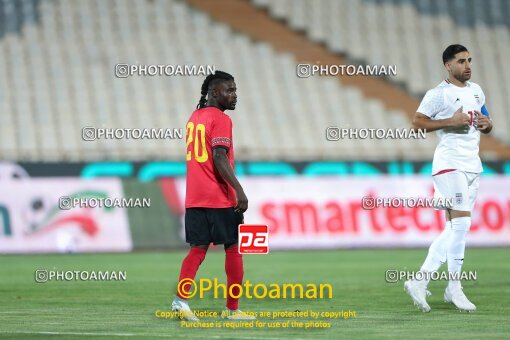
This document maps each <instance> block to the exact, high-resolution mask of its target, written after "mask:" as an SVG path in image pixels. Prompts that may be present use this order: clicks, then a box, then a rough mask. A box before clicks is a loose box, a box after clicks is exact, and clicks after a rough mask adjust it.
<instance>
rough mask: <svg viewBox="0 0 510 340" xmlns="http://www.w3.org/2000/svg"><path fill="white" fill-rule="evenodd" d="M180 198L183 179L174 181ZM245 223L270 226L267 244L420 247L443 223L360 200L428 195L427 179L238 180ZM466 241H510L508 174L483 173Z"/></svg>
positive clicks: (423, 212) (415, 211) (433, 215)
mask: <svg viewBox="0 0 510 340" xmlns="http://www.w3.org/2000/svg"><path fill="white" fill-rule="evenodd" d="M178 185H179V192H180V194H181V196H182V195H183V193H184V190H185V183H184V181H183V180H179V181H178ZM242 185H243V187H244V189H245V192H246V194H247V195H248V198H249V210H248V211H247V213H246V214H245V223H256V224H260V223H262V224H267V225H268V226H269V246H270V249H288V248H309V249H312V248H351V247H421V246H428V245H430V243H431V242H432V240H433V239H434V237H436V235H437V234H438V233H439V232H440V231H441V230H442V228H443V226H444V217H443V212H442V211H439V210H434V209H432V208H426V207H415V208H406V207H402V206H400V207H394V208H388V207H376V208H374V209H369V210H366V209H364V208H363V206H362V198H363V197H366V196H371V197H379V198H432V197H433V191H434V189H433V184H432V178H431V177H430V176H407V177H395V176H380V177H375V178H373V177H346V178H337V177H329V178H324V177H323V178H306V177H297V178H296V177H293V178H253V177H251V178H244V179H243V180H242ZM472 221H473V225H472V227H471V231H470V234H469V237H468V241H467V242H468V244H469V245H478V246H503V245H507V246H508V245H510V179H509V178H508V177H505V176H498V175H495V176H490V177H484V178H482V179H481V181H480V191H479V193H478V199H477V201H476V206H475V211H474V213H473V219H472Z"/></svg>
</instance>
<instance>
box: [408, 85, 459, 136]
mask: <svg viewBox="0 0 510 340" xmlns="http://www.w3.org/2000/svg"><path fill="white" fill-rule="evenodd" d="M444 105H445V99H444V94H443V90H442V89H441V88H438V87H436V88H434V89H432V90H429V91H427V93H426V94H425V96H424V97H423V99H422V101H421V103H420V106H419V107H418V110H417V112H416V113H415V115H414V117H413V122H412V123H413V129H414V130H415V131H416V130H425V131H426V132H432V131H436V130H441V129H446V128H460V127H467V126H468V124H469V117H468V115H466V114H465V113H463V112H462V106H461V107H460V108H459V109H458V110H457V111H455V112H454V113H453V115H452V116H451V117H450V118H444V119H433V118H434V117H435V116H436V115H437V114H438V113H440V112H442V111H443V110H444V109H445V107H444Z"/></svg>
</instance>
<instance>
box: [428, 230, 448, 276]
mask: <svg viewBox="0 0 510 340" xmlns="http://www.w3.org/2000/svg"><path fill="white" fill-rule="evenodd" d="M451 225H452V224H451V222H450V221H447V222H446V225H445V227H444V229H443V232H442V233H441V234H440V235H439V236H438V237H437V238H436V239H435V240H434V242H432V244H431V245H430V248H429V253H428V255H427V258H426V259H425V262H423V265H422V266H421V271H423V272H435V271H437V270H438V269H439V267H441V265H442V264H443V263H445V262H446V251H447V248H448V241H449V238H450V234H451V231H452V230H451Z"/></svg>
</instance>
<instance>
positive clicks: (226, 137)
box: [211, 115, 232, 149]
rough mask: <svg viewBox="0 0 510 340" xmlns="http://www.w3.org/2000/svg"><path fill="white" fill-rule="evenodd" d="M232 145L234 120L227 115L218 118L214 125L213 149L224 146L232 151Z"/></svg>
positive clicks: (212, 132) (212, 135)
mask: <svg viewBox="0 0 510 340" xmlns="http://www.w3.org/2000/svg"><path fill="white" fill-rule="evenodd" d="M231 145H232V120H230V117H229V116H227V115H222V116H220V117H218V118H216V119H215V120H214V121H213V123H212V129H211V147H212V148H214V147H217V146H222V147H226V148H229V149H230V146H231Z"/></svg>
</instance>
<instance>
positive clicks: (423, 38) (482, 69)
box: [252, 0, 510, 144]
mask: <svg viewBox="0 0 510 340" xmlns="http://www.w3.org/2000/svg"><path fill="white" fill-rule="evenodd" d="M252 3H254V4H255V5H257V6H260V7H262V8H267V9H268V10H269V12H270V14H271V15H273V16H274V17H275V18H278V19H281V20H285V21H286V22H287V23H288V25H289V26H290V27H292V28H293V29H296V30H302V31H305V32H306V34H307V36H308V37H309V39H311V40H313V41H316V42H321V43H325V44H326V45H327V46H328V48H329V49H330V50H331V51H334V52H338V53H342V54H345V55H347V56H348V57H349V58H350V59H351V60H353V61H362V62H366V63H369V64H390V65H398V69H397V76H396V77H395V81H396V82H399V83H402V84H403V85H404V86H405V87H406V88H407V89H408V90H409V91H410V92H411V93H412V94H414V95H416V96H422V95H423V94H424V93H425V91H427V90H428V89H429V88H432V87H434V86H436V85H437V84H439V82H440V81H441V80H442V79H443V78H444V77H445V76H446V73H445V72H444V71H443V69H442V61H441V53H442V51H443V50H444V48H445V47H446V46H447V45H449V44H452V43H461V44H463V45H465V46H467V47H468V48H469V50H470V51H471V53H472V56H473V68H474V72H473V81H474V82H477V83H479V84H480V85H482V87H483V89H484V91H485V93H486V97H487V107H488V108H489V112H491V115H492V116H493V118H494V120H495V121H496V122H497V129H495V131H494V134H495V135H496V137H497V138H498V139H500V140H502V141H504V142H505V143H507V144H509V143H510V137H509V136H510V119H509V118H508V117H507V115H506V111H507V110H506V108H507V107H510V97H509V96H507V93H509V90H510V89H509V88H508V85H506V84H507V82H506V80H507V79H510V78H509V77H510V69H509V68H508V67H506V65H505V61H504V58H502V56H504V55H508V53H509V52H510V31H509V27H510V3H509V2H508V1H505V0H490V1H484V0H467V1H466V0H454V1H442V0H413V1H400V0H323V1H313V0H252Z"/></svg>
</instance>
